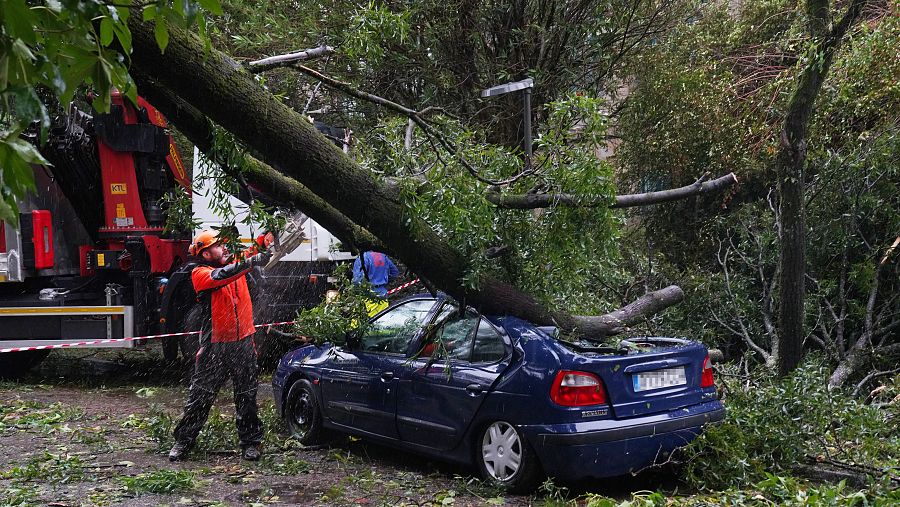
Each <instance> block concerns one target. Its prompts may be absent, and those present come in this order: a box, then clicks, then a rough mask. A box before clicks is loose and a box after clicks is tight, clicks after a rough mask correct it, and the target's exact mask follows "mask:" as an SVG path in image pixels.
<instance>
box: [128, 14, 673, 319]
mask: <svg viewBox="0 0 900 507" xmlns="http://www.w3.org/2000/svg"><path fill="white" fill-rule="evenodd" d="M140 19H141V17H140V16H139V15H135V16H132V17H131V18H130V19H129V26H130V28H131V30H132V35H133V48H134V51H133V55H132V62H133V66H134V67H136V68H137V69H138V71H140V72H141V73H143V74H145V75H146V76H148V77H149V78H152V79H154V80H155V81H156V82H157V83H158V84H159V86H160V87H162V88H165V89H168V90H170V91H171V92H172V93H173V94H175V95H177V96H178V97H180V98H181V99H183V100H184V101H185V102H187V103H188V104H190V105H192V106H194V107H195V108H196V109H197V111H199V112H200V113H201V114H203V115H206V116H207V117H208V118H209V119H211V120H212V121H214V122H216V123H217V124H219V125H221V126H222V127H223V128H225V129H227V130H228V131H230V132H232V133H233V134H235V135H236V136H237V137H238V138H239V139H241V140H242V141H243V142H244V143H246V144H247V146H248V147H249V148H250V149H251V150H253V151H254V152H255V153H257V154H259V156H260V158H261V159H262V161H263V162H265V163H266V164H269V165H270V166H271V167H272V168H274V169H275V170H276V171H277V172H279V173H282V174H283V175H285V176H288V177H290V178H292V179H293V180H296V181H297V182H300V183H302V184H303V185H304V186H305V187H306V188H308V189H309V190H310V191H311V192H312V193H314V194H315V195H317V196H319V197H321V198H322V199H323V200H324V201H325V202H327V203H328V204H330V205H331V206H333V207H334V208H335V209H337V210H338V211H339V212H340V213H341V214H343V215H344V216H346V217H347V218H348V219H349V220H350V221H352V222H353V223H355V224H357V225H359V226H361V227H363V228H365V229H366V230H368V231H371V232H372V233H373V234H376V235H377V237H378V238H379V239H380V240H381V241H382V243H383V244H384V246H385V250H386V251H388V252H389V253H391V254H393V255H395V256H397V258H399V259H400V260H402V261H403V263H404V264H406V265H407V266H408V267H409V268H410V269H412V270H413V271H414V272H416V273H418V274H420V275H421V276H423V277H425V278H427V279H428V280H430V281H431V282H433V283H434V284H435V285H436V286H437V287H440V288H441V289H443V290H445V291H446V292H447V293H449V294H450V295H452V296H453V297H455V298H456V299H457V300H460V301H463V302H465V303H466V304H470V305H472V306H474V307H476V308H479V309H480V310H481V311H483V312H485V313H493V314H501V315H515V316H517V317H521V318H523V319H526V320H529V321H532V322H535V323H537V324H542V325H558V326H560V327H561V328H563V329H566V330H574V329H576V328H579V329H583V328H586V327H589V328H590V329H594V330H597V331H602V333H601V334H604V335H606V334H613V332H614V329H616V328H617V326H610V325H604V323H603V321H602V319H603V317H577V318H576V317H573V316H571V315H568V314H565V313H561V312H551V311H550V310H549V309H548V308H547V307H545V306H544V305H543V304H541V303H540V302H538V301H537V300H536V299H535V298H534V297H533V296H531V295H529V294H527V293H524V292H522V291H521V290H519V289H518V288H516V287H514V286H512V285H510V284H508V283H505V282H502V281H499V280H496V279H492V278H486V279H483V280H482V281H481V287H480V288H479V289H478V290H471V289H469V288H467V287H465V286H464V285H463V284H462V283H461V280H462V279H463V278H464V275H465V273H466V266H467V262H466V259H465V258H464V257H463V256H462V255H460V254H459V252H457V251H456V250H455V249H454V248H452V247H451V246H450V245H448V244H446V243H445V242H444V241H443V240H442V239H441V238H440V236H438V235H437V233H435V231H434V230H432V229H431V227H430V226H429V225H428V224H427V223H425V222H423V221H421V220H420V219H418V218H417V217H414V216H410V215H408V214H407V213H406V208H405V207H404V205H403V204H402V203H401V201H400V198H399V196H398V194H397V193H396V191H393V190H392V189H391V188H390V187H388V186H387V185H384V184H382V183H380V182H378V181H376V180H375V179H374V178H373V177H372V176H371V175H370V174H369V173H368V172H366V171H364V170H362V169H361V168H359V167H358V166H357V165H356V164H355V163H354V162H353V161H352V160H351V159H350V158H349V157H348V156H347V155H346V154H344V153H343V152H342V151H341V150H340V149H338V148H337V147H336V146H335V145H334V144H333V143H331V142H330V141H329V140H328V139H326V138H325V137H324V136H323V135H322V134H320V133H319V132H318V131H316V129H315V128H314V127H313V125H312V124H311V123H310V122H309V121H308V120H307V119H305V118H304V117H303V116H302V115H300V114H298V113H296V112H295V111H293V110H291V109H290V108H289V107H287V106H286V105H284V104H282V103H281V102H279V101H278V100H276V99H275V98H274V97H271V95H270V94H269V93H268V92H266V91H265V90H264V89H263V88H262V87H261V86H260V85H259V84H258V83H257V82H256V81H255V80H254V79H253V77H252V76H251V75H250V74H249V73H247V72H244V71H242V70H241V69H238V68H236V67H235V66H234V65H232V64H231V63H230V62H229V60H228V59H227V58H226V57H225V56H224V55H222V54H221V53H219V52H217V51H215V50H212V51H209V52H208V53H204V51H203V45H202V44H201V42H200V41H199V40H198V39H197V38H196V37H193V36H191V35H189V34H187V33H185V32H184V31H183V30H179V29H177V28H172V29H170V39H169V45H168V46H167V47H166V52H165V54H164V55H163V54H162V53H160V51H159V48H158V47H157V45H156V41H155V39H154V36H153V26H152V25H151V24H149V23H146V22H143V21H141V20H140ZM283 183H288V184H289V182H283ZM271 184H273V185H277V184H278V183H277V182H276V181H272V182H271ZM310 211H311V210H310ZM314 218H315V217H314ZM648 308H652V309H661V307H660V306H659V305H655V306H652V307H648Z"/></svg>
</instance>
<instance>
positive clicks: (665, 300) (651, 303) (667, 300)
mask: <svg viewBox="0 0 900 507" xmlns="http://www.w3.org/2000/svg"><path fill="white" fill-rule="evenodd" d="M683 299H684V291H683V290H681V287H678V286H677V285H670V286H668V287H666V288H664V289H660V290H657V291H653V292H648V293H646V294H644V295H643V296H641V297H639V298H638V299H636V300H635V301H633V302H631V303H630V304H628V305H627V306H625V307H624V308H620V309H618V310H615V311H613V312H610V313H607V314H606V315H600V316H597V317H587V316H575V317H573V320H574V323H575V326H574V328H575V330H576V331H577V332H578V333H579V334H582V335H585V336H592V337H600V336H607V335H611V334H618V333H621V332H623V331H625V330H627V329H628V326H631V325H634V324H635V323H638V322H640V321H642V320H644V319H645V318H647V317H649V316H652V315H654V314H656V313H659V312H660V311H662V310H664V309H666V308H668V307H670V306H672V305H674V304H677V303H680V302H681V300H683Z"/></svg>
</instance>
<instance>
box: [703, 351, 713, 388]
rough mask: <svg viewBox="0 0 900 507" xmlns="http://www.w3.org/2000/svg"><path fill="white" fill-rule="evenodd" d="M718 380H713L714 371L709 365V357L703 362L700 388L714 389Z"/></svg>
mask: <svg viewBox="0 0 900 507" xmlns="http://www.w3.org/2000/svg"><path fill="white" fill-rule="evenodd" d="M715 384H716V379H715V378H713V369H712V367H710V365H709V356H706V359H704V360H703V373H702V374H701V375H700V387H714V386H715Z"/></svg>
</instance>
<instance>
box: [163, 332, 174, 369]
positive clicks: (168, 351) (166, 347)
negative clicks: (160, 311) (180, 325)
mask: <svg viewBox="0 0 900 507" xmlns="http://www.w3.org/2000/svg"><path fill="white" fill-rule="evenodd" d="M162 353H163V359H164V360H165V361H166V363H169V364H172V363H175V362H176V361H178V337H177V336H170V337H168V338H163V339H162Z"/></svg>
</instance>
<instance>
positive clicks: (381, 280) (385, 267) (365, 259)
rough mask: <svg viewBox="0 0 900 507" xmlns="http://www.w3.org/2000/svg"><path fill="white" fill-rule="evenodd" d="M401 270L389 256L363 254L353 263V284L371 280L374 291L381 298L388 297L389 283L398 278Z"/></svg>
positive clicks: (373, 253) (370, 253)
mask: <svg viewBox="0 0 900 507" xmlns="http://www.w3.org/2000/svg"><path fill="white" fill-rule="evenodd" d="M398 275H400V270H399V269H397V266H396V265H394V262H393V261H392V260H391V259H390V257H388V256H387V255H385V254H383V253H381V252H372V251H368V252H363V253H362V254H360V256H359V257H357V258H356V261H355V262H354V263H353V283H356V284H359V283H362V281H363V280H365V279H367V280H369V283H370V284H372V290H373V291H375V293H376V294H378V295H379V296H381V297H386V296H387V285H388V282H390V281H391V280H393V279H394V278H397V276H398Z"/></svg>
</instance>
